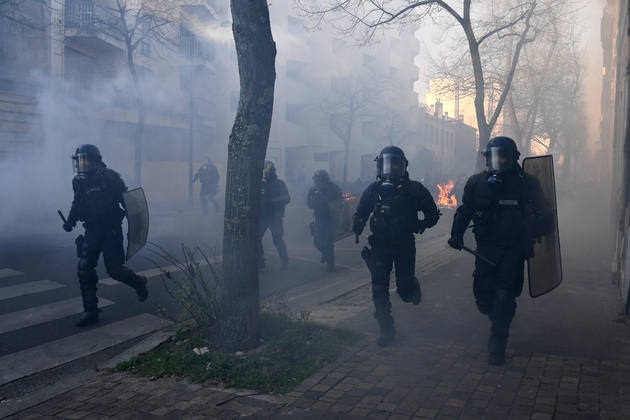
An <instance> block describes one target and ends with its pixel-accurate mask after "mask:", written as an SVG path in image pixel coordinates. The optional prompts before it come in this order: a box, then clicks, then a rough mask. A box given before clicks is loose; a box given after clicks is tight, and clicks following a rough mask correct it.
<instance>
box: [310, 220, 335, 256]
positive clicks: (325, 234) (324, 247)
mask: <svg viewBox="0 0 630 420" xmlns="http://www.w3.org/2000/svg"><path fill="white" fill-rule="evenodd" d="M332 234H333V232H332V221H330V220H323V221H322V220H317V219H315V225H314V226H313V243H314V245H315V248H317V250H318V251H319V252H321V253H322V255H323V256H324V257H325V258H326V261H328V263H329V264H332V263H333V262H335V244H334V242H333V235H332Z"/></svg>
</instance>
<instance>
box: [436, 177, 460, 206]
mask: <svg viewBox="0 0 630 420" xmlns="http://www.w3.org/2000/svg"><path fill="white" fill-rule="evenodd" d="M454 185H455V184H454V183H453V181H452V180H449V181H448V183H447V184H437V187H438V189H439V190H440V196H439V197H438V200H437V205H438V206H441V207H448V208H449V209H452V208H453V207H457V198H456V197H455V194H451V190H452V189H453V186H454Z"/></svg>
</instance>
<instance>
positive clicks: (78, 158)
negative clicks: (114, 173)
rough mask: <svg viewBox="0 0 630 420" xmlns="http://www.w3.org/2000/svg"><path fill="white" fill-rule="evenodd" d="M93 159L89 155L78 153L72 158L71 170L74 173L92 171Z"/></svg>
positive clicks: (93, 166) (93, 167)
mask: <svg viewBox="0 0 630 420" xmlns="http://www.w3.org/2000/svg"><path fill="white" fill-rule="evenodd" d="M93 160H94V159H93V158H91V157H90V155H89V154H86V153H79V154H76V155H74V156H72V163H73V165H72V169H73V171H74V172H78V173H84V172H90V171H93V170H94V169H95V167H96V165H95V163H94V162H93Z"/></svg>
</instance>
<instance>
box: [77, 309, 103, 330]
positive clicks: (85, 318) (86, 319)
mask: <svg viewBox="0 0 630 420" xmlns="http://www.w3.org/2000/svg"><path fill="white" fill-rule="evenodd" d="M99 312H100V310H99V309H96V310H92V311H85V312H83V314H82V315H81V317H80V318H79V319H77V322H76V323H75V325H76V326H77V327H85V326H87V325H90V324H94V323H95V322H98V313H99Z"/></svg>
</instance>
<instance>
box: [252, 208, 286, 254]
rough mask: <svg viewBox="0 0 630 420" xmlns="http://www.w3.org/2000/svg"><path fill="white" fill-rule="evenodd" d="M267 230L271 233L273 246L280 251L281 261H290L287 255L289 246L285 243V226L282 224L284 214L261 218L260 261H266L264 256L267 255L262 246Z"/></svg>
mask: <svg viewBox="0 0 630 420" xmlns="http://www.w3.org/2000/svg"><path fill="white" fill-rule="evenodd" d="M267 229H269V230H270V231H271V239H272V240H273V245H274V246H275V247H276V249H277V250H278V255H279V256H280V261H289V255H288V253H287V245H286V244H285V243H284V239H282V237H283V236H284V225H283V224H282V214H279V213H275V214H272V215H270V216H264V217H261V218H260V252H259V256H260V260H259V261H264V258H263V256H264V255H265V250H264V249H263V246H262V238H263V236H265V232H267Z"/></svg>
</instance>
